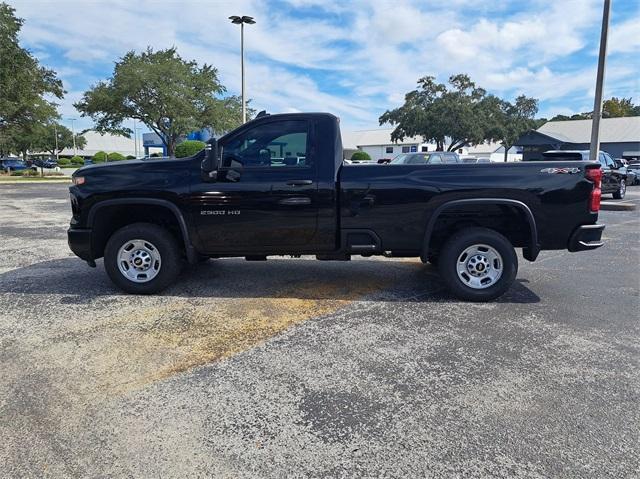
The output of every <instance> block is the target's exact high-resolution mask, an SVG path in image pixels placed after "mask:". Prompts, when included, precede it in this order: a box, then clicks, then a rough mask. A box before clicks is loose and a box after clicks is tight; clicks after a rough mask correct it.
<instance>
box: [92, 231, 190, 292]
mask: <svg viewBox="0 0 640 479" xmlns="http://www.w3.org/2000/svg"><path fill="white" fill-rule="evenodd" d="M104 267H105V270H106V271H107V274H108V275H109V278H111V281H113V282H114V283H115V284H116V286H118V287H119V288H120V289H122V290H123V291H126V292H127V293H133V294H153V293H158V292H160V291H162V290H163V289H165V288H166V287H167V286H169V285H170V284H171V283H173V282H174V281H175V279H176V278H177V277H178V274H179V273H180V269H181V256H180V248H179V246H178V243H177V241H176V239H175V238H174V237H173V235H172V234H171V233H170V232H169V231H167V230H166V229H164V228H162V227H160V226H157V225H154V224H150V223H134V224H131V225H128V226H125V227H123V228H120V229H119V230H118V231H116V232H115V233H114V234H113V235H112V236H111V238H109V241H108V242H107V246H106V248H105V251H104Z"/></svg>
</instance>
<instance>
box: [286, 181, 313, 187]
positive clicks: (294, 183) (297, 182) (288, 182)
mask: <svg viewBox="0 0 640 479" xmlns="http://www.w3.org/2000/svg"><path fill="white" fill-rule="evenodd" d="M312 184H313V180H291V181H287V185H289V186H305V185H312Z"/></svg>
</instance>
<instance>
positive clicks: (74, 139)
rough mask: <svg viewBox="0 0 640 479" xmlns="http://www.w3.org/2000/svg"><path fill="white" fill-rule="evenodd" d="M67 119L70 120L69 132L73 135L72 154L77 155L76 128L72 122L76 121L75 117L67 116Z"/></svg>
mask: <svg viewBox="0 0 640 479" xmlns="http://www.w3.org/2000/svg"><path fill="white" fill-rule="evenodd" d="M69 121H70V122H71V134H72V135H73V156H77V155H78V149H77V148H76V129H75V127H74V122H75V121H76V119H75V118H69Z"/></svg>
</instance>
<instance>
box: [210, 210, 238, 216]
mask: <svg viewBox="0 0 640 479" xmlns="http://www.w3.org/2000/svg"><path fill="white" fill-rule="evenodd" d="M200 214H201V215H202V216H226V215H236V216H237V215H239V214H240V210H201V211H200Z"/></svg>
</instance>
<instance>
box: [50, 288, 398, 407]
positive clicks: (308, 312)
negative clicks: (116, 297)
mask: <svg viewBox="0 0 640 479" xmlns="http://www.w3.org/2000/svg"><path fill="white" fill-rule="evenodd" d="M385 286H387V281H385V280H383V279H378V278H373V277H372V278H368V279H367V278H362V279H360V280H359V281H358V282H357V283H356V284H353V283H347V282H346V281H344V280H340V279H336V280H335V281H332V282H320V281H308V282H306V283H302V284H301V283H297V284H296V285H295V287H291V288H289V289H288V290H287V289H285V290H283V291H281V292H279V293H276V294H275V295H274V296H272V297H264V298H211V299H208V298H195V299H174V300H172V301H171V303H170V304H169V305H166V304H164V305H158V306H152V307H143V308H135V309H132V310H130V311H129V312H128V314H123V315H121V316H119V317H118V318H112V319H111V320H109V321H106V322H104V323H102V322H101V323H100V324H96V323H94V324H93V327H92V330H91V332H89V334H86V333H88V331H86V330H85V331H84V332H83V331H77V332H76V333H75V335H78V336H81V337H83V342H86V343H85V344H83V345H82V348H81V349H82V350H83V352H84V354H85V355H86V358H85V359H84V360H83V364H84V370H83V374H82V376H85V375H86V377H84V378H80V377H78V378H77V379H79V381H77V382H76V384H75V386H74V388H77V391H76V392H77V393H78V394H80V395H83V394H88V395H89V396H96V395H98V396H99V395H104V394H107V395H108V394H114V393H115V394H120V393H126V392H129V391H132V390H136V389H139V388H141V387H144V386H145V385H147V384H149V383H152V382H154V381H158V380H162V379H165V378H167V377H170V376H172V375H174V374H177V373H180V372H183V371H186V370H189V369H191V368H194V367H196V366H200V365H204V364H207V363H211V362H213V361H217V360H220V359H223V358H227V357H230V356H233V355H235V354H237V353H240V352H242V351H246V350H248V349H250V348H251V347H254V346H256V345H257V344H261V343H263V342H264V341H266V340H267V339H269V338H271V337H273V336H275V335H277V334H279V333H281V332H282V331H284V330H286V329H287V328H289V327H291V326H292V325H295V324H298V323H300V322H302V321H305V320H307V319H310V318H315V317H319V316H323V315H327V314H330V313H333V312H335V311H337V310H338V309H340V308H342V307H344V306H346V305H348V304H349V303H351V302H352V301H354V300H357V299H359V298H361V297H363V296H365V295H367V294H371V293H373V292H375V291H378V290H380V289H382V288H384V287H385ZM77 352H78V351H77V350H76V353H77ZM56 356H57V357H58V358H60V355H58V354H57V355H56ZM62 356H64V355H62ZM76 359H77V358H76Z"/></svg>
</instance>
